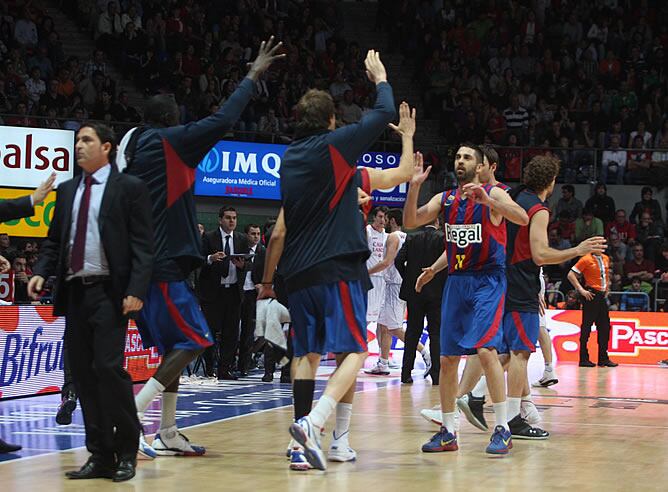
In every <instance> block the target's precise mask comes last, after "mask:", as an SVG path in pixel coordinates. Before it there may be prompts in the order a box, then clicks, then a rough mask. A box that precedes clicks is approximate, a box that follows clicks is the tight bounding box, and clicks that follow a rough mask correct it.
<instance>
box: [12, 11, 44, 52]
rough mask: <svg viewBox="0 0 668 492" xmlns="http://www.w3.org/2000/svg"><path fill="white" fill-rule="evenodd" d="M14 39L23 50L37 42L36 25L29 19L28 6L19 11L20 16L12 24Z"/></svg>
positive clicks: (32, 46) (30, 47) (35, 44)
mask: <svg viewBox="0 0 668 492" xmlns="http://www.w3.org/2000/svg"><path fill="white" fill-rule="evenodd" d="M14 39H15V40H16V42H17V43H18V45H19V46H20V47H21V48H22V49H24V50H26V49H32V48H34V47H35V46H37V43H38V42H39V37H38V34H37V26H36V25H35V23H34V22H33V21H32V19H31V16H30V10H29V9H28V7H25V8H24V9H23V10H22V11H21V17H19V18H18V20H17V21H16V24H15V25H14Z"/></svg>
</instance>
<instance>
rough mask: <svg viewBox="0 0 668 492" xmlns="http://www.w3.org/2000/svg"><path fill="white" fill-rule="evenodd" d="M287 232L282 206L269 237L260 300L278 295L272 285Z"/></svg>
mask: <svg viewBox="0 0 668 492" xmlns="http://www.w3.org/2000/svg"><path fill="white" fill-rule="evenodd" d="M286 233H287V228H286V227H285V217H284V215H283V209H282V208H281V211H280V212H279V213H278V218H277V219H276V224H275V225H274V230H273V231H272V233H271V239H269V244H268V245H267V252H266V256H265V260H264V271H263V272H262V284H261V285H260V288H259V289H258V293H257V298H258V300H260V299H267V298H269V297H273V298H275V297H276V293H275V292H274V289H273V286H272V285H273V283H274V273H275V272H276V267H277V266H278V260H280V259H281V255H282V254H283V247H284V246H285V234H286Z"/></svg>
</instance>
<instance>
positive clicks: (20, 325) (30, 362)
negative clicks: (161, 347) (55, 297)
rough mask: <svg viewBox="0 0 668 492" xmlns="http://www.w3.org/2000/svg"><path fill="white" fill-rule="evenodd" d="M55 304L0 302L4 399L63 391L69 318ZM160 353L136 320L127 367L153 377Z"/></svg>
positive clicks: (139, 376)
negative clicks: (146, 339) (55, 310)
mask: <svg viewBox="0 0 668 492" xmlns="http://www.w3.org/2000/svg"><path fill="white" fill-rule="evenodd" d="M52 312H53V310H52V306H47V305H39V306H0V399H3V398H15V397H21V396H32V395H39V394H45V393H54V392H59V391H60V387H61V385H62V384H63V335H64V332H65V318H62V317H55V316H53V314H52ZM159 364H160V356H159V355H158V353H157V351H156V350H155V348H151V349H148V350H145V349H144V348H143V347H142V344H141V337H140V336H139V333H138V331H137V328H136V326H135V325H134V322H131V324H130V326H129V327H128V334H127V337H126V340H125V368H126V370H127V371H128V372H129V373H130V376H131V377H132V380H133V381H145V380H147V379H148V378H150V377H151V376H152V375H153V373H154V372H155V370H156V369H157V367H158V365H159Z"/></svg>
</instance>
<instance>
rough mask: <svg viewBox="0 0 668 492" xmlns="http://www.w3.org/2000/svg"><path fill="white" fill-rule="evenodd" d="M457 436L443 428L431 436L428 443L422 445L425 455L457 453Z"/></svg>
mask: <svg viewBox="0 0 668 492" xmlns="http://www.w3.org/2000/svg"><path fill="white" fill-rule="evenodd" d="M458 449H459V446H458V445H457V434H453V433H452V432H448V429H446V428H445V427H441V430H439V431H438V432H437V433H436V434H434V435H433V436H431V439H430V440H429V442H428V443H426V444H423V445H422V452H423V453H442V452H444V451H457V450H458Z"/></svg>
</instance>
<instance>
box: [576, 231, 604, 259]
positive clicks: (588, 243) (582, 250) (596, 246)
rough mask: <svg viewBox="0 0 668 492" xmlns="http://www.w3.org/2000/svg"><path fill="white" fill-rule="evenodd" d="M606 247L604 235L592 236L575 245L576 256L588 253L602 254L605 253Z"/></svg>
mask: <svg viewBox="0 0 668 492" xmlns="http://www.w3.org/2000/svg"><path fill="white" fill-rule="evenodd" d="M607 247H608V245H607V243H606V240H605V238H604V237H602V236H593V237H590V238H588V239H585V240H584V241H582V242H581V243H580V244H578V245H577V249H578V256H584V255H588V254H589V253H593V254H602V253H605V250H606V248H607Z"/></svg>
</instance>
